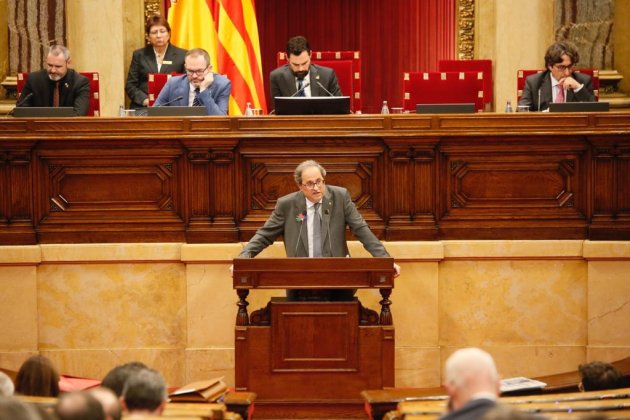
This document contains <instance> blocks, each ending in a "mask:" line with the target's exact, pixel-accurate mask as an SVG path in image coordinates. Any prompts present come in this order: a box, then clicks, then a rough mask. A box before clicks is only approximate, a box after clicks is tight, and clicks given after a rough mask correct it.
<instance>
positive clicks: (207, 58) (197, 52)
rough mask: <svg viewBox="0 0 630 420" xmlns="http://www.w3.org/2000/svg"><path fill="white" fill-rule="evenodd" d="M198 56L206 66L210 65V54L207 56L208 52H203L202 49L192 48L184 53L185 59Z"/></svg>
mask: <svg viewBox="0 0 630 420" xmlns="http://www.w3.org/2000/svg"><path fill="white" fill-rule="evenodd" d="M198 56H202V57H203V59H204V60H205V61H206V66H209V65H210V54H208V51H206V50H204V49H203V48H193V49H192V50H188V52H186V57H185V58H188V57H198Z"/></svg>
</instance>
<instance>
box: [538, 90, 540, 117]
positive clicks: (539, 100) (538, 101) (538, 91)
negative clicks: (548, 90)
mask: <svg viewBox="0 0 630 420" xmlns="http://www.w3.org/2000/svg"><path fill="white" fill-rule="evenodd" d="M538 112H540V88H538Z"/></svg>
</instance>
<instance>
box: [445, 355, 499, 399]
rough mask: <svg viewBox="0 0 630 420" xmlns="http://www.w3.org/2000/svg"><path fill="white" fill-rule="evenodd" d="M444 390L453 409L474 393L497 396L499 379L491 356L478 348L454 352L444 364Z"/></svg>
mask: <svg viewBox="0 0 630 420" xmlns="http://www.w3.org/2000/svg"><path fill="white" fill-rule="evenodd" d="M445 379H446V380H445V384H444V386H445V387H446V391H447V392H448V395H449V396H450V404H451V405H452V409H453V410H457V409H459V408H461V407H462V406H463V405H464V404H466V403H467V402H468V401H470V399H471V398H472V397H473V396H474V395H479V394H484V395H487V396H491V395H492V396H494V397H496V396H498V395H499V393H500V381H499V374H498V372H497V368H496V366H495V364H494V360H493V359H492V356H491V355H490V354H489V353H487V352H485V351H483V350H481V349H478V348H465V349H460V350H457V351H456V352H454V353H453V354H452V355H451V356H450V357H449V358H448V359H447V360H446V366H445Z"/></svg>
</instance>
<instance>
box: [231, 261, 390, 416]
mask: <svg viewBox="0 0 630 420" xmlns="http://www.w3.org/2000/svg"><path fill="white" fill-rule="evenodd" d="M393 263H394V262H393V259H392V258H282V259H263V258H259V259H235V260H234V273H233V281H234V288H235V289H236V291H237V293H238V296H239V302H238V304H237V305H238V307H239V308H238V313H237V316H236V331H235V341H236V342H235V349H236V350H235V351H236V388H237V390H242V391H252V392H256V394H257V395H258V398H257V400H256V404H257V405H258V404H259V403H265V402H271V403H280V404H286V405H291V404H296V405H299V404H327V403H328V404H339V403H341V404H343V403H361V401H362V400H361V396H360V392H361V391H362V390H365V389H381V388H385V387H393V386H394V344H395V341H394V326H393V321H392V315H391V312H390V304H391V301H390V300H389V296H390V294H391V291H392V288H393V287H394V281H393V279H394V270H393ZM359 288H377V289H379V290H380V293H381V296H382V300H381V301H380V304H381V310H380V314H379V313H377V312H375V311H373V310H370V309H367V308H364V307H363V306H362V305H361V303H360V302H359V300H358V299H357V298H354V299H353V300H351V301H334V302H320V301H315V302H312V301H308V302H302V301H287V299H286V298H273V299H271V301H270V302H269V304H268V305H267V306H266V307H265V308H263V309H260V310H257V311H254V312H253V313H252V314H251V316H250V315H249V314H248V312H247V306H248V302H247V296H248V294H249V290H250V289H338V290H343V289H359Z"/></svg>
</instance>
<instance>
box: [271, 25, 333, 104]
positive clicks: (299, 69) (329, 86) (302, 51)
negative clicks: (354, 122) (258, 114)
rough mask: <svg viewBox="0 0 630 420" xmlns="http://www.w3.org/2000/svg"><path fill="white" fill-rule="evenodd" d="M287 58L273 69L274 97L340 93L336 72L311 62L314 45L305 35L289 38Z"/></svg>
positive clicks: (272, 92)
mask: <svg viewBox="0 0 630 420" xmlns="http://www.w3.org/2000/svg"><path fill="white" fill-rule="evenodd" d="M286 53H287V61H288V63H287V64H285V65H284V66H282V67H278V68H277V69H275V70H274V71H272V72H271V97H272V98H275V97H276V96H341V89H339V84H338V83H337V76H336V75H335V71H334V70H333V69H331V68H329V67H324V66H318V65H317V64H312V63H311V47H310V46H309V44H308V41H307V40H306V38H304V37H303V36H296V37H293V38H291V39H289V42H288V43H287V51H286Z"/></svg>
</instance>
